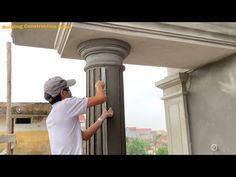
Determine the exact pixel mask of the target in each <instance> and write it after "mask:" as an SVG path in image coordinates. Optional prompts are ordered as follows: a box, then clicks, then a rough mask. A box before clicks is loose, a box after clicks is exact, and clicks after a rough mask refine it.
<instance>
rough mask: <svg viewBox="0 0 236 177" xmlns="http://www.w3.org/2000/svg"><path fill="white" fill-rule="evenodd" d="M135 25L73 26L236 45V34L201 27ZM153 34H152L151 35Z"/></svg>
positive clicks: (158, 24) (80, 24)
mask: <svg viewBox="0 0 236 177" xmlns="http://www.w3.org/2000/svg"><path fill="white" fill-rule="evenodd" d="M144 24H145V23H143V26H144V27H142V26H141V25H135V23H128V22H126V23H113V22H103V23H97V22H84V23H77V24H76V23H73V27H82V28H85V29H96V30H100V31H107V30H108V29H111V30H113V31H110V32H119V33H121V32H122V31H125V32H126V33H128V32H130V35H137V36H138V35H139V36H140V35H141V36H145V35H148V37H151V36H152V37H155V38H161V37H165V39H167V38H168V39H169V40H174V41H180V40H182V41H183V42H184V41H185V42H187V41H189V42H190V41H191V43H196V42H201V43H205V44H214V45H217V46H220V47H225V48H232V49H235V47H236V36H233V35H226V34H219V33H214V32H208V31H204V30H199V29H193V28H187V27H182V26H176V25H171V24H164V23H156V24H155V26H154V27H153V26H152V27H148V26H145V25H144ZM150 35H151V36H150Z"/></svg>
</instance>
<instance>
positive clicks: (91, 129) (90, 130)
mask: <svg viewBox="0 0 236 177" xmlns="http://www.w3.org/2000/svg"><path fill="white" fill-rule="evenodd" d="M112 116H113V110H112V109H111V108H109V110H108V111H107V110H104V111H103V113H102V115H101V116H100V117H99V118H98V119H97V121H96V122H95V123H94V124H92V125H91V126H90V127H89V128H87V129H86V130H84V131H82V139H83V140H89V139H90V138H91V137H92V136H93V135H94V134H95V133H96V131H97V130H98V129H99V128H100V127H101V126H102V123H103V121H104V120H105V119H107V118H108V117H112Z"/></svg>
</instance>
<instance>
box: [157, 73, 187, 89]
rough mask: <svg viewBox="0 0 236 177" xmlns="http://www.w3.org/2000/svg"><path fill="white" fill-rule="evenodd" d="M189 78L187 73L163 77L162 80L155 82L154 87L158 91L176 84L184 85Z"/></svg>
mask: <svg viewBox="0 0 236 177" xmlns="http://www.w3.org/2000/svg"><path fill="white" fill-rule="evenodd" d="M188 77H189V74H188V73H176V74H174V75H170V76H167V77H165V78H164V79H162V80H160V81H157V82H156V83H155V86H156V87H158V88H160V89H167V88H170V87H173V86H175V85H178V84H184V83H186V82H187V80H188Z"/></svg>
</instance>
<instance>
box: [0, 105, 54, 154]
mask: <svg viewBox="0 0 236 177" xmlns="http://www.w3.org/2000/svg"><path fill="white" fill-rule="evenodd" d="M50 110H51V105H50V104H49V103H12V117H14V118H15V119H14V122H15V123H14V132H15V134H16V139H17V145H16V147H15V148H14V152H13V154H17V155H19V154H20V155H21V154H50V146H49V139H48V132H47V129H46V117H47V115H48V113H49V112H50ZM5 116H6V103H3V102H0V135H1V134H4V133H5V132H6V117H5ZM5 145H6V144H4V143H2V144H0V152H2V151H3V150H4V148H5Z"/></svg>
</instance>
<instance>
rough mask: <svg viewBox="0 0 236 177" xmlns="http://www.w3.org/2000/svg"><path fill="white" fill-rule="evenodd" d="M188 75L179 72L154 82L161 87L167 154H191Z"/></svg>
mask: <svg viewBox="0 0 236 177" xmlns="http://www.w3.org/2000/svg"><path fill="white" fill-rule="evenodd" d="M188 77H189V75H188V74H187V73H179V72H177V73H176V74H173V75H170V76H167V77H166V78H164V79H163V80H160V81H158V82H156V86H157V87H158V88H161V89H163V93H164V96H163V97H162V99H163V100H164V104H165V116H166V128H167V133H168V151H169V154H191V143H190V135H189V123H188V108H187V99H186V96H187V89H186V83H187V80H188Z"/></svg>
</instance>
